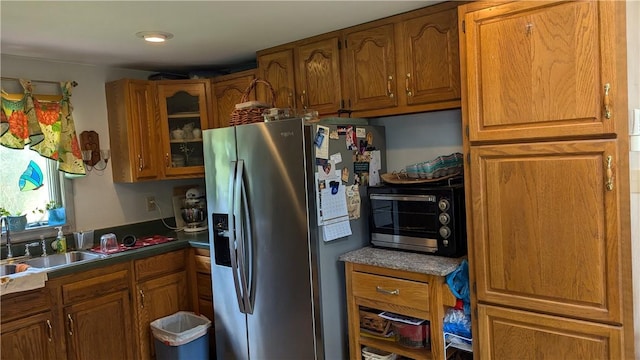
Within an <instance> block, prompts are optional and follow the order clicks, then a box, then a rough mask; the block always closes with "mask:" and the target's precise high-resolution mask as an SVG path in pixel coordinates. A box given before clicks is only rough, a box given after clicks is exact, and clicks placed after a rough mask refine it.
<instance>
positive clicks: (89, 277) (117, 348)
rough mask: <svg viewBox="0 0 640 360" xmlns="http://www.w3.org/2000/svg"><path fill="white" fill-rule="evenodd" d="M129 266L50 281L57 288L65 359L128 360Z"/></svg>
mask: <svg viewBox="0 0 640 360" xmlns="http://www.w3.org/2000/svg"><path fill="white" fill-rule="evenodd" d="M129 281H130V279H129V266H128V264H117V265H112V266H107V267H103V268H98V269H94V270H90V271H87V272H84V273H81V274H73V275H67V276H63V277H61V278H56V279H55V280H52V284H51V285H52V286H54V287H56V288H59V289H60V293H59V296H60V298H59V299H60V301H59V302H60V303H61V304H62V318H61V319H58V323H59V324H64V325H63V328H64V332H65V338H66V342H65V343H66V352H67V358H68V359H78V360H82V359H110V358H119V359H130V358H133V357H134V354H135V350H134V349H135V346H134V344H135V340H134V339H133V338H132V337H131V336H130V329H131V328H132V326H131V325H132V324H131V318H132V316H131V305H130V303H129Z"/></svg>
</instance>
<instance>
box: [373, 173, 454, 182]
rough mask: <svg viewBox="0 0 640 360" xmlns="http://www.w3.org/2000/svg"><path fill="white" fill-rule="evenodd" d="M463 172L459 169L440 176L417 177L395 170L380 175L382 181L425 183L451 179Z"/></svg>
mask: <svg viewBox="0 0 640 360" xmlns="http://www.w3.org/2000/svg"><path fill="white" fill-rule="evenodd" d="M461 173H462V171H458V172H456V173H453V174H449V175H445V176H442V177H438V178H431V179H423V178H417V179H416V178H411V177H409V176H408V175H407V173H406V172H404V171H400V172H396V171H394V172H392V173H386V174H381V175H380V177H381V178H382V181H384V182H386V183H388V184H424V183H432V182H438V181H442V180H446V179H450V178H453V177H456V176H459V175H460V174H461Z"/></svg>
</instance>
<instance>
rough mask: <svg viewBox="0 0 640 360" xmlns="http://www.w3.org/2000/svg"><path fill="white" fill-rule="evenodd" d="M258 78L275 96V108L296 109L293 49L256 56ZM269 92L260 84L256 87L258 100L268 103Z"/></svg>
mask: <svg viewBox="0 0 640 360" xmlns="http://www.w3.org/2000/svg"><path fill="white" fill-rule="evenodd" d="M257 57H258V77H259V78H260V79H263V80H266V81H268V82H269V83H270V84H271V87H273V91H274V93H275V94H276V101H275V103H276V107H279V108H296V107H297V106H296V104H297V103H296V94H295V86H296V83H295V77H294V68H295V64H294V62H293V49H291V48H287V49H283V50H280V51H276V52H271V53H269V52H267V53H260V52H258V54H257ZM271 96H272V95H271V92H270V91H269V90H268V89H267V88H266V87H265V86H262V84H259V85H258V98H259V99H261V100H263V101H265V100H266V101H269V100H272V99H270V97H271Z"/></svg>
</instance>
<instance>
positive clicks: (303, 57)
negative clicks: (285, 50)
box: [295, 35, 342, 115]
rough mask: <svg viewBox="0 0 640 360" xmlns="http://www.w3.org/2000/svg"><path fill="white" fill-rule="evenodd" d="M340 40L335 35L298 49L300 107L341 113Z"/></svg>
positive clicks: (297, 75) (297, 77)
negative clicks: (339, 110) (339, 111)
mask: <svg viewBox="0 0 640 360" xmlns="http://www.w3.org/2000/svg"><path fill="white" fill-rule="evenodd" d="M339 43H340V38H339V37H338V36H337V35H335V36H331V37H328V38H326V39H322V40H312V42H308V43H304V44H301V45H300V46H298V47H297V48H296V56H295V61H296V64H297V72H296V75H295V76H296V90H297V91H298V98H299V99H300V103H299V104H298V105H299V106H300V107H302V108H305V109H311V110H315V111H318V113H319V114H320V115H326V114H335V113H337V112H338V109H340V107H341V106H340V100H342V93H341V89H340V54H339V48H338V46H339Z"/></svg>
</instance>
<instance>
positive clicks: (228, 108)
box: [213, 74, 256, 128]
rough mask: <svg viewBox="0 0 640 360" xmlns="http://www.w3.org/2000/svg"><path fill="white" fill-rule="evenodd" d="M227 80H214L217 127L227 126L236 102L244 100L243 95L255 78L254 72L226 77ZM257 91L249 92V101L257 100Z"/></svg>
mask: <svg viewBox="0 0 640 360" xmlns="http://www.w3.org/2000/svg"><path fill="white" fill-rule="evenodd" d="M224 79H225V80H214V83H213V89H214V92H215V96H216V113H215V121H214V123H215V124H216V127H219V128H220V127H227V126H229V121H230V120H231V113H232V112H233V110H234V109H235V107H236V104H238V103H240V102H242V101H241V99H242V96H243V95H244V92H245V91H246V90H247V87H248V86H249V84H251V81H252V80H253V79H255V75H254V74H249V75H242V76H236V77H231V78H229V77H227V76H225V77H224ZM255 99H256V95H255V91H253V92H252V93H251V94H249V101H251V100H255Z"/></svg>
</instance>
